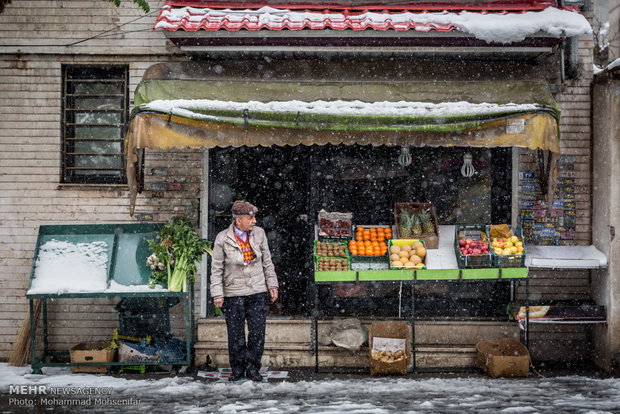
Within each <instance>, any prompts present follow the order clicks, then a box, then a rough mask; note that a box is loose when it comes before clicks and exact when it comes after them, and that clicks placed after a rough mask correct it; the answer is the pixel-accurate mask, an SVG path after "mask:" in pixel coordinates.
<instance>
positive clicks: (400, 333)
mask: <svg viewBox="0 0 620 414" xmlns="http://www.w3.org/2000/svg"><path fill="white" fill-rule="evenodd" d="M411 343H412V331H411V325H410V324H408V323H406V322H374V323H372V324H371V325H370V329H369V331H368V346H369V349H370V375H406V374H407V372H408V366H409V362H410V361H411V352H412V349H411V346H412V345H411ZM384 351H389V352H390V353H392V354H393V353H394V352H396V351H403V352H404V358H402V359H400V360H396V361H393V362H387V361H382V360H380V359H377V358H374V357H373V353H375V352H384Z"/></svg>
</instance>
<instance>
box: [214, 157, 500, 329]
mask: <svg viewBox="0 0 620 414" xmlns="http://www.w3.org/2000/svg"><path fill="white" fill-rule="evenodd" d="M466 152H469V153H471V154H472V156H473V166H474V167H475V169H476V174H475V175H474V176H473V177H470V178H466V177H463V176H462V175H461V172H460V170H461V167H462V165H463V155H464V154H465V153H466ZM399 154H400V148H398V147H383V146H382V147H374V146H359V145H354V146H334V145H326V146H321V147H318V146H313V147H306V146H297V147H254V148H248V147H240V148H216V149H213V150H210V152H209V167H210V168H209V219H210V223H209V234H210V238H211V239H213V238H214V237H215V235H216V234H217V233H218V232H219V231H221V230H223V229H225V228H226V227H228V226H229V225H230V223H231V222H232V216H231V214H230V207H231V205H232V202H233V200H235V199H245V200H247V201H250V202H251V203H253V204H255V205H256V206H257V207H258V208H259V213H258V216H257V217H258V225H259V226H261V227H263V228H264V229H265V231H266V232H267V237H268V240H269V245H270V248H271V252H272V255H273V261H274V264H275V266H276V271H277V274H278V278H279V282H280V286H281V301H278V304H277V305H275V306H271V307H270V313H269V314H270V316H271V317H274V316H307V315H309V311H310V307H311V306H312V304H311V303H310V301H309V297H308V292H309V289H308V286H309V283H312V280H313V261H312V253H313V252H312V248H313V241H314V239H315V231H314V226H315V223H316V221H317V213H318V211H319V210H321V209H325V210H327V211H340V212H351V213H353V217H354V224H357V225H370V224H385V225H391V224H392V223H393V222H394V215H393V208H394V203H395V202H400V201H430V202H432V203H433V204H434V205H435V206H436V209H437V214H438V219H439V223H440V224H455V223H465V224H486V223H510V212H511V198H510V197H511V181H510V180H511V171H512V165H511V150H510V149H509V148H508V149H502V148H497V149H485V148H483V149H474V148H412V149H411V155H412V162H411V164H409V165H407V166H402V165H400V164H399V163H398V157H399ZM416 289H417V290H416V291H417V292H418V293H417V294H416V314H418V315H421V316H424V315H426V316H451V315H458V316H497V315H501V314H504V313H505V304H506V302H507V301H508V300H509V285H508V284H506V283H496V284H491V283H475V282H472V283H468V284H467V285H466V286H463V285H462V284H455V283H447V282H443V283H442V282H437V283H435V282H433V283H427V284H425V285H424V286H418V287H417V288H416ZM403 295H404V296H403ZM407 295H410V292H409V291H408V290H405V291H403V290H401V288H400V286H369V290H368V295H367V296H363V297H357V298H353V299H351V298H341V297H338V296H337V295H335V294H334V292H333V290H332V286H329V285H328V286H322V287H321V289H320V296H319V301H320V306H321V308H322V310H323V311H325V312H326V313H334V314H340V315H359V316H364V315H367V316H373V315H375V316H381V315H384V316H392V315H393V313H394V309H395V308H396V306H399V305H398V304H399V303H401V302H402V304H403V308H404V309H403V311H406V306H407V304H408V303H409V299H408V298H407ZM409 298H410V296H409Z"/></svg>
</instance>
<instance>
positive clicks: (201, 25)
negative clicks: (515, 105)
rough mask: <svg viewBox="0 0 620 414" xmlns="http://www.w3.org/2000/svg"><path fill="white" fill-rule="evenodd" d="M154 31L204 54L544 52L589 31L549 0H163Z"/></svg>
mask: <svg viewBox="0 0 620 414" xmlns="http://www.w3.org/2000/svg"><path fill="white" fill-rule="evenodd" d="M154 30H162V31H163V32H164V34H165V35H166V37H168V38H169V39H170V40H171V41H172V42H173V43H175V44H176V45H177V46H178V47H180V48H181V49H183V50H186V51H190V52H196V53H208V54H212V55H213V54H231V53H232V54H246V55H250V54H256V53H259V54H260V53H272V54H273V53H339V54H347V53H356V54H359V53H363V54H381V55H386V54H390V55H398V54H405V55H410V54H415V55H429V56H435V55H441V56H446V55H459V56H463V55H467V54H476V55H486V56H489V55H493V56H494V57H495V58H497V57H502V56H504V57H506V58H509V57H511V56H514V55H519V54H521V55H527V56H537V55H540V54H545V53H550V52H551V51H552V50H553V48H554V47H555V46H557V45H559V44H560V42H561V40H562V39H563V38H565V37H572V36H580V35H582V34H585V33H591V28H590V25H589V23H588V22H587V20H586V19H585V18H584V17H583V16H582V15H581V14H579V12H578V9H577V8H576V7H575V6H570V7H558V6H557V4H556V2H555V1H553V0H543V1H534V0H517V1H510V2H508V1H494V0H487V1H480V2H436V3H429V2H410V3H401V4H385V3H374V4H372V3H370V4H361V5H351V4H344V3H318V2H312V1H308V2H303V3H299V2H289V3H277V2H276V3H274V2H268V1H264V2H205V1H199V0H183V1H178V0H167V1H166V2H165V4H164V6H163V8H162V10H161V12H160V14H159V16H158V18H157V21H156V23H155V25H154Z"/></svg>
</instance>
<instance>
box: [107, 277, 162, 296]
mask: <svg viewBox="0 0 620 414" xmlns="http://www.w3.org/2000/svg"><path fill="white" fill-rule="evenodd" d="M153 291H156V292H167V291H168V290H167V289H164V288H163V286H161V285H155V286H153V287H152V288H151V287H149V285H121V284H120V283H118V282H116V281H115V280H111V281H110V286H109V287H108V288H107V289H106V290H105V293H122V292H153Z"/></svg>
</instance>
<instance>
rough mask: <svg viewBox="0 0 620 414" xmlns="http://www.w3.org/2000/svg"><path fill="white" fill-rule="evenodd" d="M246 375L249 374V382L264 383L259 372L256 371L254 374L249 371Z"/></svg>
mask: <svg viewBox="0 0 620 414" xmlns="http://www.w3.org/2000/svg"><path fill="white" fill-rule="evenodd" d="M246 374H247V375H246V377H247V379H249V380H252V381H255V382H263V376H262V375H261V374H260V372H258V371H254V372H251V371H248V372H246Z"/></svg>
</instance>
